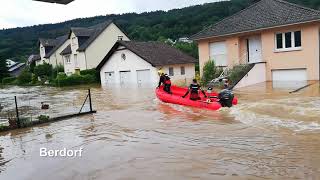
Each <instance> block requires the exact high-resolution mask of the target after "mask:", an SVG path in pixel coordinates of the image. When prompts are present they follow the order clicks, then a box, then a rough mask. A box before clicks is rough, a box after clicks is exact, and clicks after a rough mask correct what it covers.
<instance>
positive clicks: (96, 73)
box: [80, 69, 100, 82]
mask: <svg viewBox="0 0 320 180" xmlns="http://www.w3.org/2000/svg"><path fill="white" fill-rule="evenodd" d="M80 75H82V76H85V75H92V76H94V77H95V81H96V82H99V81H100V72H99V71H97V70H96V69H87V70H83V71H80Z"/></svg>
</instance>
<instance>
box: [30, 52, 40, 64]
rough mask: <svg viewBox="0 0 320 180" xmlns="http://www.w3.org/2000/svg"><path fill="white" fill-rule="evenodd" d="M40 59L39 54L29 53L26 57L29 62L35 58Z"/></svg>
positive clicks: (35, 59)
mask: <svg viewBox="0 0 320 180" xmlns="http://www.w3.org/2000/svg"><path fill="white" fill-rule="evenodd" d="M40 59H41V57H40V55H39V54H32V55H30V56H29V58H28V63H29V64H31V63H33V62H34V61H37V60H40Z"/></svg>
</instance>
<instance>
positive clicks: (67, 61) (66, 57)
mask: <svg viewBox="0 0 320 180" xmlns="http://www.w3.org/2000/svg"><path fill="white" fill-rule="evenodd" d="M65 60H66V64H70V63H71V60H70V56H65Z"/></svg>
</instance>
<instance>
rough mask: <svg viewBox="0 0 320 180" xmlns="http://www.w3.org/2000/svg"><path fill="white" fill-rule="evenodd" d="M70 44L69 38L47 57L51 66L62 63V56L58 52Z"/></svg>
mask: <svg viewBox="0 0 320 180" xmlns="http://www.w3.org/2000/svg"><path fill="white" fill-rule="evenodd" d="M69 44H70V40H67V41H66V42H64V43H63V45H61V46H60V47H59V48H58V49H57V50H56V51H55V52H54V53H53V54H52V55H51V56H50V59H49V62H50V64H52V66H53V67H55V66H57V64H58V65H64V61H63V56H62V55H60V53H61V52H62V51H63V50H64V49H65V48H66V47H67V46H68V45H69Z"/></svg>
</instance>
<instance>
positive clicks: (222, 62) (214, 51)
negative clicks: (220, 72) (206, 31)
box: [209, 41, 228, 66]
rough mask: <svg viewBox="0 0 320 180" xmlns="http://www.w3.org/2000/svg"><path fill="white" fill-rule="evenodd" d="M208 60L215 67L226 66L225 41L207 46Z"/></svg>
mask: <svg viewBox="0 0 320 180" xmlns="http://www.w3.org/2000/svg"><path fill="white" fill-rule="evenodd" d="M209 51H210V60H213V61H214V62H215V64H216V65H217V66H227V65H228V61H227V44H226V42H225V41H221V42H214V43H210V44H209Z"/></svg>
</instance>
